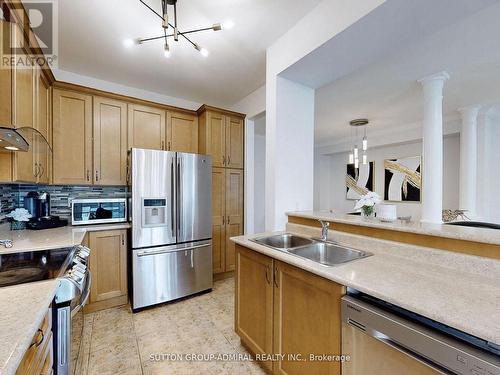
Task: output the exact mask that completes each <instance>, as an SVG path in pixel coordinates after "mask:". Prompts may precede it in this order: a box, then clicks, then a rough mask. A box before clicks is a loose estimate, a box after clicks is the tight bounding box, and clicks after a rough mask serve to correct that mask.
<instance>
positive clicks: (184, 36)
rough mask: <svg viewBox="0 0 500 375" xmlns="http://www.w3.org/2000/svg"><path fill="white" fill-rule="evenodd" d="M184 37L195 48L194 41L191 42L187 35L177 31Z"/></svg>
mask: <svg viewBox="0 0 500 375" xmlns="http://www.w3.org/2000/svg"><path fill="white" fill-rule="evenodd" d="M179 34H180V35H181V36H182V37H183V38H184V39H186V40H187V41H188V42H189V43H191V44H192V45H193V47H195V48H196V43H195V42H193V41H192V40H191V39H189V38H188V37H187V36H185V35H184V34H183V33H179Z"/></svg>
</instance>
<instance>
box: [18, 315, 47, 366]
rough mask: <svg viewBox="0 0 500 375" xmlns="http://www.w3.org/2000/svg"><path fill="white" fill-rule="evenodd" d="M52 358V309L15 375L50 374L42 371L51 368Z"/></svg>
mask: <svg viewBox="0 0 500 375" xmlns="http://www.w3.org/2000/svg"><path fill="white" fill-rule="evenodd" d="M53 358H54V356H53V345H52V309H50V308H49V309H48V310H47V313H46V314H45V317H44V319H43V321H42V324H41V325H40V327H39V328H38V330H37V332H36V333H35V336H34V337H33V340H32V342H31V345H30V346H29V348H28V350H27V351H26V353H25V354H24V357H23V359H22V361H21V363H20V364H19V366H18V368H17V371H16V375H26V374H49V373H50V372H44V369H46V368H47V367H49V368H51V367H52V363H53Z"/></svg>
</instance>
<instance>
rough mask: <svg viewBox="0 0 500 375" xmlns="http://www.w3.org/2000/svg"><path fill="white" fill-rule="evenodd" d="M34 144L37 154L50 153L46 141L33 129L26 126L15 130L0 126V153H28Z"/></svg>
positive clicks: (50, 149)
mask: <svg viewBox="0 0 500 375" xmlns="http://www.w3.org/2000/svg"><path fill="white" fill-rule="evenodd" d="M35 144H36V145H37V150H38V152H46V151H47V150H48V151H50V152H52V148H51V147H50V144H49V142H47V139H46V138H45V137H44V135H43V134H42V133H40V132H39V131H38V130H36V129H35V128H32V127H29V126H26V127H21V128H17V129H16V128H9V127H6V126H0V152H9V151H16V152H17V151H19V152H28V151H30V149H31V150H32V149H33V146H34V145H35Z"/></svg>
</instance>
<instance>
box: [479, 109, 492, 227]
mask: <svg viewBox="0 0 500 375" xmlns="http://www.w3.org/2000/svg"><path fill="white" fill-rule="evenodd" d="M491 109H492V108H491V107H487V108H484V107H482V108H481V111H480V113H479V115H478V117H477V185H476V190H477V192H476V218H477V219H478V220H481V221H489V218H490V215H489V205H488V198H489V197H490V192H489V185H490V184H489V182H490V181H491V178H490V176H489V173H488V172H489V171H490V170H491V166H490V160H489V159H490V158H489V155H491V150H490V147H489V146H490V144H491V142H490V138H491V134H490V133H491V132H490V129H489V125H490V119H489V112H490V111H491Z"/></svg>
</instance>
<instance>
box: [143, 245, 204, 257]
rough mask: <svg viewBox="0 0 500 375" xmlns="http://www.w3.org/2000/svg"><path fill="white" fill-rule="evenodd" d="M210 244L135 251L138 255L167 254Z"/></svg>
mask: <svg viewBox="0 0 500 375" xmlns="http://www.w3.org/2000/svg"><path fill="white" fill-rule="evenodd" d="M208 246H210V244H205V245H195V246H190V247H185V248H179V249H171V250H157V251H140V252H138V253H137V256H138V257H145V256H149V255H160V254H168V253H175V252H177V251H187V250H195V249H201V248H202V247H208Z"/></svg>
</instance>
